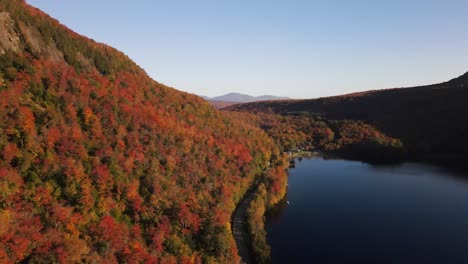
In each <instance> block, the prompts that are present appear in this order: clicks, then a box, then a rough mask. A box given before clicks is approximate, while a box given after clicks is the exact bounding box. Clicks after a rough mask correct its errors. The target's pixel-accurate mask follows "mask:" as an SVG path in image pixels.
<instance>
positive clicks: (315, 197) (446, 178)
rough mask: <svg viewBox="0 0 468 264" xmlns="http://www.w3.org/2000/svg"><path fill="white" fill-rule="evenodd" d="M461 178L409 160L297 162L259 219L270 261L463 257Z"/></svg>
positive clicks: (466, 213)
mask: <svg viewBox="0 0 468 264" xmlns="http://www.w3.org/2000/svg"><path fill="white" fill-rule="evenodd" d="M467 179H468V177H467V176H464V175H459V174H456V173H454V172H449V171H446V170H444V169H441V168H438V167H433V166H429V165H423V164H416V163H405V164H402V165H398V166H374V165H368V164H364V163H361V162H356V161H347V160H325V159H323V158H320V157H318V158H313V159H308V160H306V159H305V160H302V161H297V162H296V168H295V169H290V171H289V189H288V194H287V197H286V199H285V200H284V201H283V203H281V204H280V205H279V206H278V208H276V210H275V211H274V212H272V213H271V215H270V216H268V218H267V232H268V242H269V243H270V245H271V248H272V258H273V263H320V264H321V263H340V264H341V263H408V264H414V263H441V264H445V263H447V264H450V263H453V264H456V263H468V181H467ZM286 201H289V204H288V203H286Z"/></svg>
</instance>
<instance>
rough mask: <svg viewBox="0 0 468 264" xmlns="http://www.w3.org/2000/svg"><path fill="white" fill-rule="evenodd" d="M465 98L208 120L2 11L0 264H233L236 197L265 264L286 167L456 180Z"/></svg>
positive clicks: (122, 61) (13, 2)
mask: <svg viewBox="0 0 468 264" xmlns="http://www.w3.org/2000/svg"><path fill="white" fill-rule="evenodd" d="M467 98H468V73H467V74H464V75H463V76H460V77H457V78H455V79H452V80H450V81H447V82H444V83H441V84H434V85H427V86H420V87H414V88H400V89H388V90H376V91H369V92H363V93H357V94H348V95H342V96H335V97H328V98H319V99H310V100H291V99H286V100H267V101H261V102H249V103H242V104H234V105H229V106H227V107H225V105H223V107H224V108H222V109H221V110H219V109H216V108H215V107H213V106H212V105H210V104H209V103H208V102H206V101H205V100H204V99H202V98H200V97H198V96H195V95H192V94H189V93H185V92H180V91H178V90H176V89H174V88H171V87H168V86H165V85H163V84H161V83H158V82H157V81H155V80H153V79H151V78H150V77H149V76H148V74H147V73H146V72H145V71H144V70H143V69H142V68H141V67H140V66H138V65H137V64H136V63H135V62H134V61H132V60H131V59H130V58H129V57H128V56H127V55H125V54H124V53H122V52H120V51H118V50H116V49H114V48H112V47H110V46H108V45H106V44H102V43H97V42H95V41H94V40H92V39H89V38H87V37H84V36H81V35H79V34H78V33H76V32H74V31H72V30H70V29H69V28H67V27H65V26H64V25H62V24H60V22H59V21H57V20H55V19H53V18H51V17H50V16H48V15H47V14H45V13H44V12H42V11H41V10H39V9H37V8H34V7H32V6H30V5H28V4H27V3H26V2H25V1H22V0H0V263H239V262H241V261H242V259H241V256H240V255H239V252H238V245H236V241H235V239H234V236H233V232H232V225H233V224H232V223H231V220H232V217H233V215H234V214H235V209H236V206H238V204H239V202H240V201H241V200H242V198H243V197H244V196H245V195H246V194H248V193H253V195H251V196H249V197H248V198H249V200H248V201H249V203H248V208H244V209H243V212H244V211H245V212H246V216H245V217H246V219H245V225H246V229H245V230H248V233H249V234H248V238H249V239H250V242H249V243H248V244H249V250H250V251H251V254H252V260H253V262H255V263H268V262H270V261H271V257H270V253H271V252H270V247H269V245H268V242H267V239H266V231H265V212H267V211H268V210H270V209H272V208H273V207H274V206H275V205H277V204H278V203H279V202H280V201H281V200H282V199H283V197H284V196H285V194H286V191H287V184H288V174H287V168H288V166H289V164H290V158H289V156H288V151H290V150H293V149H294V150H299V149H300V150H304V151H311V152H314V151H320V152H323V153H331V154H333V155H337V156H340V157H345V158H347V159H354V160H359V161H363V162H367V163H370V164H397V163H401V162H405V161H422V162H428V163H434V164H438V165H440V166H446V167H450V168H454V169H458V170H462V171H464V170H466V169H467V167H466V164H468V152H467V149H468V148H467V147H468V142H467V137H466V135H467V133H468V131H467V128H468V125H467V124H468V114H467V113H468V109H467V108H468V105H467V104H466V99H467ZM244 258H245V257H244Z"/></svg>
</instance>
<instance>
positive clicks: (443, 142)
mask: <svg viewBox="0 0 468 264" xmlns="http://www.w3.org/2000/svg"><path fill="white" fill-rule="evenodd" d="M467 99H468V73H467V74H464V75H463V76H460V77H458V78H455V79H453V80H450V81H448V82H445V83H441V84H434V85H428V86H420V87H414V88H401V89H388V90H377V91H369V92H362V93H355V94H349V95H342V96H335V97H328V98H319V99H311V100H288V101H270V102H256V103H247V104H242V105H234V106H230V107H228V108H226V109H228V110H234V111H250V112H275V113H281V114H294V113H312V114H314V115H324V116H326V117H327V118H329V119H353V120H362V121H365V122H369V123H371V124H375V125H376V126H377V127H378V128H380V129H381V130H383V131H384V132H386V133H388V134H389V135H390V136H394V137H398V138H401V139H402V140H403V141H404V142H405V145H407V147H408V148H409V149H410V151H412V153H411V154H412V157H414V158H418V157H422V156H424V157H427V158H431V159H436V160H438V161H441V162H450V161H453V162H456V163H458V164H460V163H462V162H466V161H467V157H468V138H467V137H466V135H467V133H468V104H467Z"/></svg>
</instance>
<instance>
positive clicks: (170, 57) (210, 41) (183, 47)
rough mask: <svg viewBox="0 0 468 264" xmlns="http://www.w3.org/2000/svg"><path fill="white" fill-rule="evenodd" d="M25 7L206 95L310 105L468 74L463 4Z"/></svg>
mask: <svg viewBox="0 0 468 264" xmlns="http://www.w3.org/2000/svg"><path fill="white" fill-rule="evenodd" d="M27 2H28V3H30V4H32V5H34V6H36V7H38V8H40V9H41V10H43V11H45V12H46V13H48V14H50V15H51V16H52V17H55V18H57V19H58V20H59V21H60V22H61V23H62V24H64V25H66V26H67V27H70V28H71V29H73V30H74V31H76V32H78V33H80V34H82V35H85V36H88V37H90V38H93V39H94V40H96V41H98V42H103V43H106V44H109V45H111V46H113V47H115V48H117V49H119V50H121V51H123V52H124V53H126V54H127V55H128V56H129V57H130V58H131V59H133V60H134V61H135V62H136V63H138V64H139V65H140V66H141V67H142V68H144V69H145V70H146V72H147V73H148V74H149V75H150V76H151V77H152V78H153V79H155V80H157V81H158V82H161V83H164V84H166V85H169V86H172V87H174V88H176V89H178V90H181V91H186V92H189V93H194V94H198V95H204V96H209V97H215V96H219V95H223V94H227V93H230V92H236V93H242V94H248V95H252V96H260V95H274V96H285V97H291V98H297V99H300V98H317V97H324V96H332V95H339V94H347V93H353V92H359V91H365V90H375V89H384V88H397V87H411V86H417V85H425V84H432V83H439V82H444V81H447V80H449V79H452V78H455V77H458V76H459V75H461V74H463V73H465V72H466V71H468V49H466V47H468V36H467V35H466V34H463V32H465V29H464V25H466V24H468V17H467V16H466V12H467V11H468V3H466V2H463V1H444V2H435V1H412V2H411V3H407V2H405V1H393V2H380V3H377V2H375V1H373V2H367V1H358V2H353V3H347V2H340V1H326V2H325V1H320V2H314V3H309V2H306V1H294V2H287V3H280V2H271V1H256V2H255V3H251V2H247V1H240V2H236V3H217V2H214V1H198V2H196V3H191V2H188V1H187V2H183V1H171V2H160V1H149V0H143V1H138V2H137V3H135V2H128V1H109V0H104V1H99V2H95V1H90V0H84V1H79V2H66V3H64V2H59V1H57V0H53V1H41V0H27ZM61 3H62V4H61ZM104 14H105V15H104ZM83 18H86V19H83Z"/></svg>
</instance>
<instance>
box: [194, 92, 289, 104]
mask: <svg viewBox="0 0 468 264" xmlns="http://www.w3.org/2000/svg"><path fill="white" fill-rule="evenodd" d="M202 98H203V99H205V100H209V101H224V102H236V103H249V102H255V101H269V100H286V99H290V98H288V97H279V96H273V95H262V96H251V95H248V94H241V93H234V92H231V93H228V94H225V95H221V96H216V97H211V98H210V97H206V96H202Z"/></svg>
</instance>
